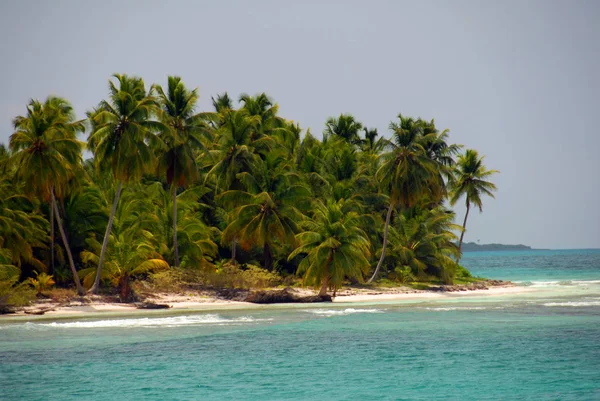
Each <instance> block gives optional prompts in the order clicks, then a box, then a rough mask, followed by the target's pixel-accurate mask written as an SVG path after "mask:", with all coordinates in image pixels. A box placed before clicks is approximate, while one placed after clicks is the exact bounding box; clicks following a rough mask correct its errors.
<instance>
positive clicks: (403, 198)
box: [368, 114, 444, 283]
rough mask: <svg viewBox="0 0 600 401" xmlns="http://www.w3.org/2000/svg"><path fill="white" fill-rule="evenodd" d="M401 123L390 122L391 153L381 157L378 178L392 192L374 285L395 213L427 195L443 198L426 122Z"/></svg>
mask: <svg viewBox="0 0 600 401" xmlns="http://www.w3.org/2000/svg"><path fill="white" fill-rule="evenodd" d="M398 119H399V120H400V121H399V122H398V123H396V122H391V123H390V130H391V131H392V140H391V141H390V143H389V145H388V146H390V147H391V148H392V150H391V151H389V152H386V153H384V154H382V155H381V156H380V159H381V167H379V170H377V173H376V176H377V178H378V179H379V181H380V182H381V183H382V184H383V185H384V187H385V188H388V190H389V191H390V204H389V207H388V211H387V215H386V218H385V226H384V232H383V246H382V250H381V257H380V258H379V262H378V263H377V267H376V268H375V272H374V273H373V276H371V278H370V279H369V281H368V282H369V283H371V282H373V280H375V278H376V277H377V274H378V273H379V270H380V269H381V265H382V263H383V260H384V258H385V250H386V246H387V238H388V228H389V225H390V220H391V217H392V212H393V210H394V209H395V208H396V207H397V206H398V207H401V208H404V209H408V208H410V207H411V206H414V205H415V204H417V202H419V201H420V200H421V199H422V198H423V197H424V196H426V197H428V198H429V199H430V200H431V201H437V200H439V199H441V197H442V195H443V193H444V182H443V179H442V176H441V174H440V163H439V162H437V161H435V160H432V159H431V158H430V157H429V156H428V155H427V152H426V151H425V148H424V147H423V144H424V143H427V141H428V140H429V139H430V137H429V135H433V134H428V135H424V132H423V131H424V126H425V124H424V122H423V120H421V119H418V120H415V119H413V118H410V117H405V116H403V115H402V114H399V115H398Z"/></svg>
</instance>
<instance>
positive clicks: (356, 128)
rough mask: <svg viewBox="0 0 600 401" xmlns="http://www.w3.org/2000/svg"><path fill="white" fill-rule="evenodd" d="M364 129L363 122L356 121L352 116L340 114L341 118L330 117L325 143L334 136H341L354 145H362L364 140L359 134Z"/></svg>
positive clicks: (324, 134) (326, 125)
mask: <svg viewBox="0 0 600 401" xmlns="http://www.w3.org/2000/svg"><path fill="white" fill-rule="evenodd" d="M362 129H363V125H362V123H361V122H359V121H356V119H355V118H354V116H353V115H352V114H340V116H339V117H337V118H335V117H330V118H328V119H327V122H326V123H325V130H324V131H323V142H326V141H327V139H328V138H331V137H333V136H339V137H341V138H343V139H345V140H346V141H347V142H349V143H351V144H353V145H360V144H361V143H362V140H361V139H360V135H359V134H358V133H359V132H360V131H361V130H362Z"/></svg>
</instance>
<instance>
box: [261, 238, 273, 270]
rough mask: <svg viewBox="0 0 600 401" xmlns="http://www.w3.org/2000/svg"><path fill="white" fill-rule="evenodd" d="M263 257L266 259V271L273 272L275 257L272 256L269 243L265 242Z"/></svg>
mask: <svg viewBox="0 0 600 401" xmlns="http://www.w3.org/2000/svg"><path fill="white" fill-rule="evenodd" d="M263 255H264V258H265V269H267V270H268V271H271V269H272V268H273V255H272V254H271V248H270V247H269V244H268V243H267V242H265V246H264V247H263Z"/></svg>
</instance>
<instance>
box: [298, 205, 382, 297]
mask: <svg viewBox="0 0 600 401" xmlns="http://www.w3.org/2000/svg"><path fill="white" fill-rule="evenodd" d="M315 209H316V210H315V213H314V219H313V220H311V221H306V222H305V223H304V226H305V228H306V231H304V232H302V233H300V234H298V235H297V236H296V238H297V239H298V241H299V242H300V244H301V245H300V246H299V247H298V248H296V250H294V252H292V253H291V254H290V256H289V259H293V258H294V257H296V256H299V255H303V254H305V256H304V258H303V259H302V261H301V262H300V264H299V265H298V272H299V273H301V274H304V283H305V284H307V285H312V286H315V287H321V290H320V294H322V295H324V294H325V293H326V291H327V289H328V288H333V289H334V291H335V290H337V289H338V288H340V287H341V286H342V284H343V281H344V279H345V278H346V277H348V278H351V279H355V280H358V281H362V279H363V274H366V273H367V272H368V269H369V267H370V264H369V260H368V258H369V256H370V250H369V247H370V243H369V240H368V239H367V235H366V234H365V232H364V231H363V230H362V229H361V228H360V227H359V225H360V217H359V215H358V214H357V213H356V212H352V211H351V212H347V213H345V212H344V201H339V202H336V203H334V202H329V203H327V205H325V204H323V203H321V202H316V203H315Z"/></svg>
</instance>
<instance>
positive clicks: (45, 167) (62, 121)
mask: <svg viewBox="0 0 600 401" xmlns="http://www.w3.org/2000/svg"><path fill="white" fill-rule="evenodd" d="M13 124H14V128H15V132H14V133H13V134H12V135H11V136H10V142H9V146H10V149H11V151H12V152H14V153H13V155H12V156H11V157H10V159H9V163H11V164H13V165H14V166H15V171H16V174H17V176H18V177H19V178H20V179H21V180H22V181H23V183H24V184H25V191H26V193H29V194H35V195H38V196H40V198H41V199H43V200H44V201H47V202H49V203H50V207H51V208H52V210H53V212H54V216H55V217H56V220H57V225H58V229H59V231H60V235H61V238H62V240H63V244H64V246H65V251H66V253H67V257H68V259H69V266H70V268H71V273H72V274H73V280H74V282H75V285H76V287H77V292H78V293H79V294H80V295H83V294H84V290H83V287H82V286H81V283H80V281H79V276H78V274H77V270H76V268H75V263H74V262H73V256H72V254H71V248H70V247H69V243H68V241H67V236H66V234H65V231H64V227H63V223H62V219H61V217H60V213H59V211H58V206H57V202H56V196H57V194H59V195H60V196H62V195H63V194H64V192H65V191H66V187H67V183H68V181H69V179H70V178H72V177H73V176H74V175H75V170H76V169H77V168H79V167H80V165H81V151H82V147H83V144H82V143H81V142H79V141H78V140H77V133H78V132H82V131H83V129H84V126H83V123H82V122H81V121H75V113H74V112H73V107H72V106H71V104H69V102H67V101H66V100H64V99H61V98H59V97H53V96H51V97H49V98H48V99H46V101H45V102H44V103H41V102H39V101H37V100H32V101H30V102H29V105H28V106H27V115H26V116H19V117H16V118H15V119H14V121H13Z"/></svg>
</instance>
